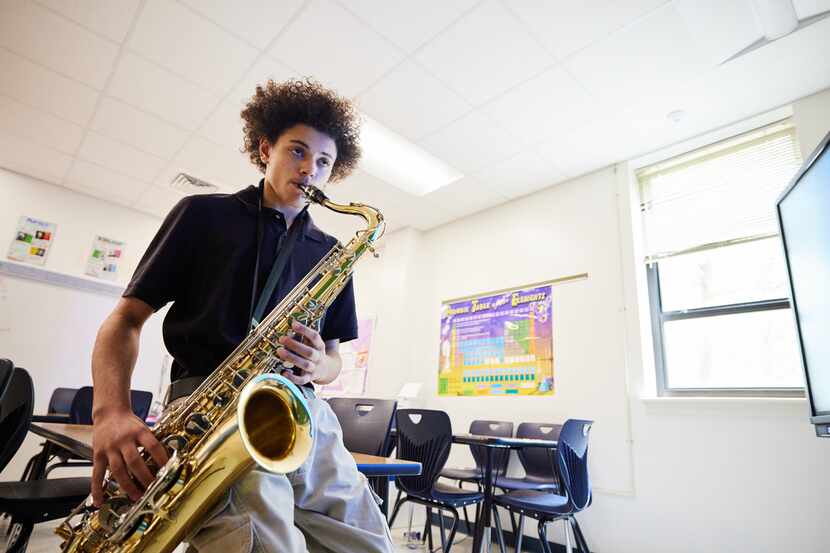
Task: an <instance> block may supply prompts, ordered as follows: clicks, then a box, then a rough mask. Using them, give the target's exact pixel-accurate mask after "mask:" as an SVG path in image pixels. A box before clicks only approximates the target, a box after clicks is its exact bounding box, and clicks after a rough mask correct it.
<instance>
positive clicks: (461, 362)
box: [438, 284, 554, 396]
mask: <svg viewBox="0 0 830 553" xmlns="http://www.w3.org/2000/svg"><path fill="white" fill-rule="evenodd" d="M439 364H440V366H439V370H438V394H439V395H444V396H490V395H552V394H553V393H554V380H553V310H552V303H551V285H550V284H546V285H532V286H530V287H525V288H515V289H511V290H506V291H501V292H494V293H489V294H483V295H480V296H475V297H470V298H464V299H459V300H450V301H448V302H444V303H443V304H442V306H441V350H440V355H439Z"/></svg>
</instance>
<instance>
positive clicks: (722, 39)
mask: <svg viewBox="0 0 830 553" xmlns="http://www.w3.org/2000/svg"><path fill="white" fill-rule="evenodd" d="M674 4H675V6H676V7H677V11H678V13H680V16H681V17H682V18H683V20H684V21H685V22H686V26H687V27H688V28H689V31H690V32H691V34H692V38H693V39H694V41H695V44H696V45H697V46H698V47H699V48H701V49H703V51H704V52H705V54H706V56H707V58H708V60H709V62H710V63H712V64H718V63H722V62H724V61H726V60H727V59H729V58H731V57H732V56H734V55H735V54H737V53H738V52H740V51H741V50H743V49H744V48H746V47H747V46H749V45H750V44H753V43H754V42H755V41H757V40H758V39H760V38H762V36H763V35H762V33H761V28H760V26H759V25H758V24H757V22H756V18H755V12H754V9H753V7H752V2H751V1H750V0H675V2H674Z"/></svg>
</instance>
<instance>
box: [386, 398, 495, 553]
mask: <svg viewBox="0 0 830 553" xmlns="http://www.w3.org/2000/svg"><path fill="white" fill-rule="evenodd" d="M396 421H397V435H398V458H399V459H406V460H408V461H418V462H419V463H421V474H420V475H418V476H399V477H398V478H397V482H398V489H399V490H401V491H402V492H404V493H406V495H405V496H403V497H401V494H400V493H399V494H398V500H397V501H396V502H395V508H394V510H393V511H392V518H391V520H390V522H389V526H392V524H394V522H395V517H396V516H397V515H398V511H399V510H400V508H401V505H403V504H404V503H406V502H407V501H412V502H413V503H418V504H420V505H424V506H425V507H426V508H427V524H429V519H430V518H431V516H432V509H437V510H438V512H439V515H440V513H441V512H442V511H449V512H450V513H452V515H453V521H452V524H451V525H450V533H449V537H447V536H446V535H445V534H444V523H443V520H444V518H443V517H439V519H440V520H441V544H442V546H443V550H444V553H447V552H448V551H449V550H450V547H451V546H452V542H453V539H454V538H455V532H456V530H457V529H458V507H465V506H467V505H472V504H477V503H480V502H481V501H482V499H484V494H483V493H482V492H480V491H470V490H463V489H460V488H456V487H454V486H448V485H446V484H442V483H440V482H438V481H437V480H438V476H439V475H440V473H441V469H442V468H444V463H446V462H447V457H448V456H449V454H450V447H451V446H452V424H451V423H450V418H449V416H447V414H446V413H445V412H443V411H433V410H429V409H401V410H399V411H398V413H397V417H396ZM429 537H430V543H429V548H430V550H432V534H431V532H430V533H429Z"/></svg>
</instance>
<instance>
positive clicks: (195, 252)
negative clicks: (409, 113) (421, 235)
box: [124, 186, 357, 380]
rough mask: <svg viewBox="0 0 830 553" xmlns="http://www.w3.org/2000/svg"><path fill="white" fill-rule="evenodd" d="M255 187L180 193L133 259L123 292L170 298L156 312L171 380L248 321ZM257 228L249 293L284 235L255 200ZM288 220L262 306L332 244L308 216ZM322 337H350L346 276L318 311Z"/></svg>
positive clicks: (216, 354)
mask: <svg viewBox="0 0 830 553" xmlns="http://www.w3.org/2000/svg"><path fill="white" fill-rule="evenodd" d="M258 193H259V192H258V190H257V188H256V187H255V186H249V187H248V188H246V189H244V190H242V191H240V192H237V193H236V194H230V195H229V194H205V195H198V196H189V197H187V198H184V199H182V200H181V201H180V202H179V203H178V204H177V205H176V206H175V207H174V208H173V210H172V211H171V212H170V214H169V215H168V216H167V218H166V219H165V220H164V222H163V223H162V225H161V228H159V230H158V232H157V233H156V236H155V238H153V241H152V242H151V243H150V246H149V247H148V248H147V251H146V252H145V253H144V256H143V257H142V258H141V261H140V262H139V264H138V267H137V268H136V270H135V273H134V274H133V278H132V280H131V281H130V283H129V285H128V286H127V289H126V290H125V291H124V297H135V298H138V299H140V300H142V301H144V302H146V303H147V304H149V305H150V306H151V307H152V308H153V309H155V310H158V309H160V308H161V307H163V306H164V305H166V304H167V303H169V302H173V305H172V306H171V307H170V310H169V311H168V313H167V316H166V317H165V318H164V325H163V335H164V344H165V346H166V347H167V350H168V351H169V352H170V354H171V355H172V356H173V359H174V361H173V366H172V369H171V378H172V380H177V379H179V378H185V377H191V376H207V375H209V374H210V373H211V372H213V370H214V369H215V368H216V367H217V366H219V364H220V363H221V362H222V361H223V360H224V359H225V358H226V357H227V356H228V355H229V354H230V353H231V352H232V351H233V350H234V348H236V346H237V345H239V343H240V342H241V341H242V340H243V339H244V338H245V336H246V334H247V330H248V326H249V324H250V320H249V318H248V317H249V316H250V312H251V288H252V286H253V275H254V264H255V262H256V226H257V205H258ZM263 216H264V221H265V225H264V233H263V241H262V251H261V253H260V266H259V269H260V270H259V278H258V281H257V282H258V288H259V290H257V299H258V298H259V294H260V292H261V290H262V288H263V287H264V286H265V282H266V281H267V280H268V275H269V273H270V271H271V267H272V265H273V264H274V260H275V259H276V254H277V251H276V248H277V244H278V243H279V239H280V237H281V236H282V235H283V234H285V232H286V226H285V219H284V217H283V215H282V213H280V212H279V211H277V210H275V209H270V208H267V207H263ZM294 224H302V225H303V231H302V233H301V234H300V235H299V236H298V239H297V243H296V245H295V247H294V250H293V251H292V252H291V256H290V257H289V259H288V263H287V264H286V266H285V269H284V270H283V272H282V275H281V276H280V279H279V281H278V282H277V286H276V287H275V289H274V293H273V294H272V296H271V299H270V302H269V304H268V308H267V309H266V313H268V312H270V311H271V310H272V309H273V308H274V307H275V306H276V305H277V304H278V303H279V301H280V300H281V299H282V298H283V297H285V296H286V295H287V294H288V293H289V292H290V291H291V290H292V289H293V288H294V286H295V285H296V284H297V283H298V282H299V281H300V280H302V279H303V278H304V277H305V276H306V274H307V273H308V272H309V271H311V269H312V268H313V267H314V266H315V265H316V264H317V262H318V261H319V260H320V259H321V258H322V257H324V256H325V255H326V254H327V253H328V252H329V250H330V249H331V248H332V247H333V246H334V245H335V244H336V243H337V239H336V238H334V237H333V236H330V235H328V234H326V233H324V232H322V231H321V230H320V229H319V228H317V226H315V225H314V222H313V221H312V220H311V216H310V215H307V214H306V216H305V217H304V218H303V219H302V220H297V221H295V223H294ZM320 335H321V336H322V338H323V340H333V339H339V340H340V341H341V342H347V341H349V340H353V339H355V338H356V337H357V316H356V314H355V303H354V289H353V286H352V281H351V280H349V282H348V284H347V285H346V287H345V288H344V289H343V290H342V291H341V292H340V295H339V296H338V297H337V298H336V299H335V300H334V303H332V304H331V306H330V307H329V308H328V310H327V311H326V315H325V317H324V319H323V324H322V326H321V332H320Z"/></svg>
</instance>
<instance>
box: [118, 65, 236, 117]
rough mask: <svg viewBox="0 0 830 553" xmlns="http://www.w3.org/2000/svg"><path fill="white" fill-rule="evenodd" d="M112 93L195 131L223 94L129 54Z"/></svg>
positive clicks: (119, 69) (121, 67) (119, 71)
mask: <svg viewBox="0 0 830 553" xmlns="http://www.w3.org/2000/svg"><path fill="white" fill-rule="evenodd" d="M109 93H110V95H112V96H114V97H115V98H118V99H120V100H123V101H125V102H127V103H128V104H132V105H133V106H136V107H139V108H141V109H144V110H146V111H149V112H151V113H154V114H156V115H158V116H160V117H162V118H164V119H166V120H168V121H170V122H171V123H173V124H175V125H178V126H179V127H183V128H185V129H188V130H195V129H196V128H197V127H198V126H199V125H200V124H201V122H202V121H203V120H204V118H205V117H207V116H208V114H209V113H210V112H211V111H212V110H213V109H214V108H215V107H216V105H217V104H218V103H219V98H220V97H221V95H220V94H218V93H216V92H210V91H207V90H205V89H203V88H202V87H199V86H197V85H195V84H192V83H190V82H188V81H186V80H185V79H183V78H182V77H180V76H178V75H175V74H173V73H171V72H170V71H167V70H166V69H162V68H161V67H158V66H157V65H155V64H152V63H150V62H148V61H145V60H143V59H141V58H139V57H138V56H136V55H135V54H130V53H127V54H125V55H124V56H122V58H121V60H120V61H119V63H118V67H116V70H115V75H114V76H113V78H112V82H111V83H110V87H109Z"/></svg>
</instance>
